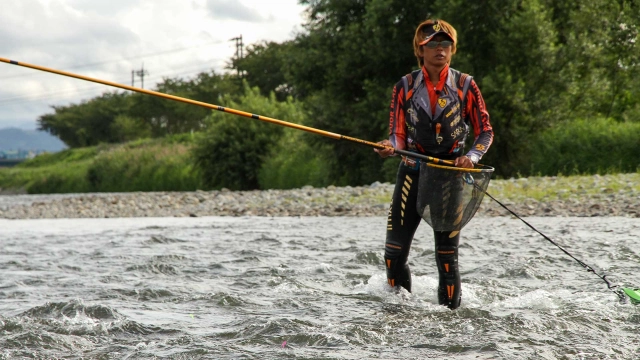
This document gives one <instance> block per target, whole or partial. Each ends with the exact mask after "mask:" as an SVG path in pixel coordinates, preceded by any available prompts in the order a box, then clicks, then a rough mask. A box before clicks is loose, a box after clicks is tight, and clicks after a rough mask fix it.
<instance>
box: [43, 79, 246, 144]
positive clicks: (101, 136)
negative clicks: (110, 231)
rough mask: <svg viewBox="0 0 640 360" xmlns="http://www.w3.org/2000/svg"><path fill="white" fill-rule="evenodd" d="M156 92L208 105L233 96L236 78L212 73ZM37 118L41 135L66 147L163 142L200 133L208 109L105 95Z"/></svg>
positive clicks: (170, 83)
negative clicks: (146, 140) (154, 139)
mask: <svg viewBox="0 0 640 360" xmlns="http://www.w3.org/2000/svg"><path fill="white" fill-rule="evenodd" d="M157 90H158V91H159V92H162V93H165V94H169V95H174V96H179V97H183V98H187V99H191V100H196V101H201V102H204V103H211V102H215V101H217V100H219V99H220V98H221V96H222V94H238V93H239V91H240V86H239V84H238V81H237V79H236V78H235V77H233V76H231V75H228V74H225V75H218V74H216V73H214V72H210V73H206V72H204V73H200V74H198V75H197V76H196V77H195V78H193V79H189V80H183V79H164V80H163V82H161V83H159V84H158V85H157ZM53 109H54V113H53V114H45V115H42V116H40V118H39V119H38V125H39V129H40V130H45V131H47V132H49V133H51V134H53V135H55V136H57V137H59V138H60V139H61V140H62V141H63V142H64V143H65V144H67V145H68V146H69V147H71V148H78V147H86V146H95V145H98V144H100V143H119V142H126V141H131V140H135V139H141V138H148V137H163V136H166V135H172V134H181V133H185V132H189V131H197V130H200V129H202V127H203V125H204V124H203V121H204V118H205V117H206V116H207V115H208V114H209V111H210V110H209V109H208V108H205V107H201V106H195V105H191V104H186V103H183V102H178V101H174V100H168V99H165V98H161V97H156V96H149V95H146V94H140V93H133V94H131V93H124V92H123V93H118V92H113V93H105V94H103V95H101V96H99V97H96V98H94V99H91V100H89V101H83V102H81V103H80V104H71V105H68V106H54V107H53Z"/></svg>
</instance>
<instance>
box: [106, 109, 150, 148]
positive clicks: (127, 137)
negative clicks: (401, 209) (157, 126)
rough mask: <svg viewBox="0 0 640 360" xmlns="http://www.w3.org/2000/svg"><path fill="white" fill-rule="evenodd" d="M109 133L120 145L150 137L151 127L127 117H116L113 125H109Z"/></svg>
mask: <svg viewBox="0 0 640 360" xmlns="http://www.w3.org/2000/svg"><path fill="white" fill-rule="evenodd" d="M111 131H112V132H113V134H114V136H115V137H116V138H117V139H118V142H121V143H122V142H127V141H132V140H136V139H145V138H149V137H151V126H149V124H147V123H145V122H143V121H142V120H140V119H135V118H132V117H131V116H127V115H118V116H116V118H115V120H114V122H113V124H111Z"/></svg>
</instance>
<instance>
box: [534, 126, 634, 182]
mask: <svg viewBox="0 0 640 360" xmlns="http://www.w3.org/2000/svg"><path fill="white" fill-rule="evenodd" d="M638 139H640V123H637V122H635V123H634V122H616V121H614V120H611V119H592V120H588V121H587V120H575V121H572V122H569V123H565V124H562V125H556V126H554V127H553V128H551V129H549V130H546V131H544V132H542V133H540V134H539V135H538V136H537V137H536V138H535V140H534V142H533V144H534V146H531V149H532V150H531V168H530V169H523V170H525V171H523V173H529V174H539V175H549V176H552V175H560V174H564V175H577V174H605V173H616V172H635V171H638V170H639V168H640V158H639V157H638V154H640V141H638Z"/></svg>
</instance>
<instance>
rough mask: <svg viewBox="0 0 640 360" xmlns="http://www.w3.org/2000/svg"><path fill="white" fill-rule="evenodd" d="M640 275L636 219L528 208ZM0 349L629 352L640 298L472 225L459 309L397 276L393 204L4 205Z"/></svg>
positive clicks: (417, 272)
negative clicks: (365, 207) (339, 208)
mask: <svg viewBox="0 0 640 360" xmlns="http://www.w3.org/2000/svg"><path fill="white" fill-rule="evenodd" d="M527 220H528V221H529V222H530V223H532V225H534V226H536V227H537V228H538V229H540V230H541V231H543V232H544V233H545V234H547V235H548V236H550V237H551V238H553V239H554V240H556V241H557V242H558V243H560V244H561V245H563V246H564V247H565V248H566V249H567V250H568V251H570V252H571V253H572V254H573V255H574V256H576V257H577V258H578V259H581V260H583V261H585V262H586V263H587V264H589V265H591V266H593V267H594V268H596V269H597V270H599V271H600V270H604V271H606V272H607V273H608V274H610V276H611V280H613V281H614V282H622V283H624V284H625V285H632V286H633V285H635V286H638V285H640V283H635V284H633V283H632V282H633V281H636V282H637V281H638V280H637V276H636V275H635V274H637V273H638V272H639V270H640V252H639V251H638V249H640V240H639V239H640V219H629V218H528V219H527ZM0 228H1V229H2V232H1V233H0V244H1V245H0V271H1V272H0V273H1V274H2V277H1V278H0V359H14V358H53V357H69V356H76V357H77V358H80V357H83V358H100V359H122V358H136V359H138V358H154V359H158V358H160V359H162V358H167V359H169V358H171V359H177V358H179V359H191V358H202V359H282V358H295V359H316V358H329V359H332V358H335V359H363V358H383V359H397V358H429V357H432V358H442V357H451V358H456V359H495V358H503V359H540V358H548V359H556V358H566V359H601V358H608V359H631V358H634V357H635V356H636V355H637V351H638V345H637V343H636V341H637V338H638V336H639V335H640V330H639V328H638V326H637V324H638V321H640V307H638V306H633V305H629V304H620V303H618V302H617V298H616V296H615V295H614V294H613V293H611V292H610V291H608V290H607V288H606V285H605V284H604V282H602V281H601V280H600V279H599V278H597V277H596V276H594V275H593V274H591V273H588V272H586V271H585V270H584V269H583V268H582V267H581V266H580V265H578V264H577V263H576V262H575V261H574V260H572V259H571V258H569V257H568V256H566V255H565V254H564V253H562V252H561V251H560V250H559V249H557V248H556V247H554V246H553V245H552V244H550V243H548V242H547V241H546V240H544V239H543V238H542V237H540V236H539V235H538V234H536V233H534V232H533V231H532V230H531V229H529V228H527V227H526V226H524V224H522V223H521V222H520V221H518V220H516V219H510V218H475V219H474V220H472V221H471V222H470V223H469V225H467V227H466V228H465V229H464V230H463V238H462V245H461V250H460V267H461V271H462V276H463V302H462V307H461V308H460V309H458V310H456V311H449V310H448V309H446V308H444V307H441V306H439V305H437V298H436V287H437V272H436V268H435V260H434V252H433V249H432V246H433V245H432V240H431V235H430V229H429V227H428V226H427V225H426V224H423V225H422V226H421V228H420V229H419V230H418V233H417V234H416V240H415V241H414V245H413V248H412V253H411V256H410V264H411V267H412V272H413V276H414V292H413V293H411V294H409V293H407V292H404V291H402V292H400V293H396V292H395V291H392V290H391V289H389V288H388V286H387V283H386V279H385V273H384V267H383V266H382V255H383V243H384V234H385V228H386V219H384V218H346V217H343V218H266V217H246V218H231V217H209V218H139V219H138V218H133V219H131V218H130V219H73V220H71V219H60V220H0Z"/></svg>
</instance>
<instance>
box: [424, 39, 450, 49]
mask: <svg viewBox="0 0 640 360" xmlns="http://www.w3.org/2000/svg"><path fill="white" fill-rule="evenodd" d="M438 45H440V46H442V48H443V49H446V48H448V47H449V46H451V45H453V41H451V40H442V41H433V40H432V41H429V42H428V43H426V44H424V46H426V47H428V48H429V49H435V48H437V47H438Z"/></svg>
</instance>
